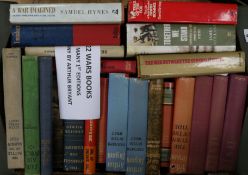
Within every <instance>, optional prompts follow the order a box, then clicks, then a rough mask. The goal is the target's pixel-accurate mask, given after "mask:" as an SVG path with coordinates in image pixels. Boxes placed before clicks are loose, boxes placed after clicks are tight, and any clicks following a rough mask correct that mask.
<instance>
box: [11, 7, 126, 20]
mask: <svg viewBox="0 0 248 175" xmlns="http://www.w3.org/2000/svg"><path fill="white" fill-rule="evenodd" d="M122 21H123V7H122V3H77V4H73V3H71V4H63V3H61V4H58V3H57V4H56V3H52V4H11V5H10V23H12V24H54V23H55V24H68V23H69V24H80V23H83V24H92V23H121V22H122Z"/></svg>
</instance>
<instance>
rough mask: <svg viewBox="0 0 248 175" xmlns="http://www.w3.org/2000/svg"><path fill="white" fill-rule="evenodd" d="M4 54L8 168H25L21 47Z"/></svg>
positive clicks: (4, 51)
mask: <svg viewBox="0 0 248 175" xmlns="http://www.w3.org/2000/svg"><path fill="white" fill-rule="evenodd" d="M2 56H3V57H2V61H3V63H2V64H3V86H4V109H5V122H6V138H7V140H6V142H7V160H8V168H9V169H16V168H24V148H23V147H24V142H23V116H22V115H23V114H22V112H23V111H22V77H21V49H20V48H11V49H10V48H4V49H3V50H2Z"/></svg>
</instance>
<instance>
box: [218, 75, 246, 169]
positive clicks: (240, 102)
mask: <svg viewBox="0 0 248 175" xmlns="http://www.w3.org/2000/svg"><path fill="white" fill-rule="evenodd" d="M247 83H248V78H247V76H244V75H235V74H233V75H230V83H229V88H228V97H227V102H226V112H225V121H224V127H223V135H222V143H221V151H220V157H219V166H218V167H219V170H221V171H234V170H235V167H236V161H237V156H238V148H239V142H240V136H241V130H242V123H243V117H244V111H245V105H246V95H247Z"/></svg>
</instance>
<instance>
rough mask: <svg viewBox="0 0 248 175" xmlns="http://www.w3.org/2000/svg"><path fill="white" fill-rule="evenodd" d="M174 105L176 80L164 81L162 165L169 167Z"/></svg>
mask: <svg viewBox="0 0 248 175" xmlns="http://www.w3.org/2000/svg"><path fill="white" fill-rule="evenodd" d="M173 106H174V82H164V94H163V123H162V137H161V159H160V161H161V162H160V165H161V167H168V166H169V161H170V151H171V135H172V121H173V109H174V108H173Z"/></svg>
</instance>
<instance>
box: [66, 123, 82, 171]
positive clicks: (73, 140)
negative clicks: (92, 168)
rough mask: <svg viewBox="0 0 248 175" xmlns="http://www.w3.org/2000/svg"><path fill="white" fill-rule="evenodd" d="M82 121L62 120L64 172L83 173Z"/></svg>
mask: <svg viewBox="0 0 248 175" xmlns="http://www.w3.org/2000/svg"><path fill="white" fill-rule="evenodd" d="M83 141H84V121H83V120H64V170H65V171H81V172H82V171H83V164H84V163H83V158H84V143H83Z"/></svg>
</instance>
